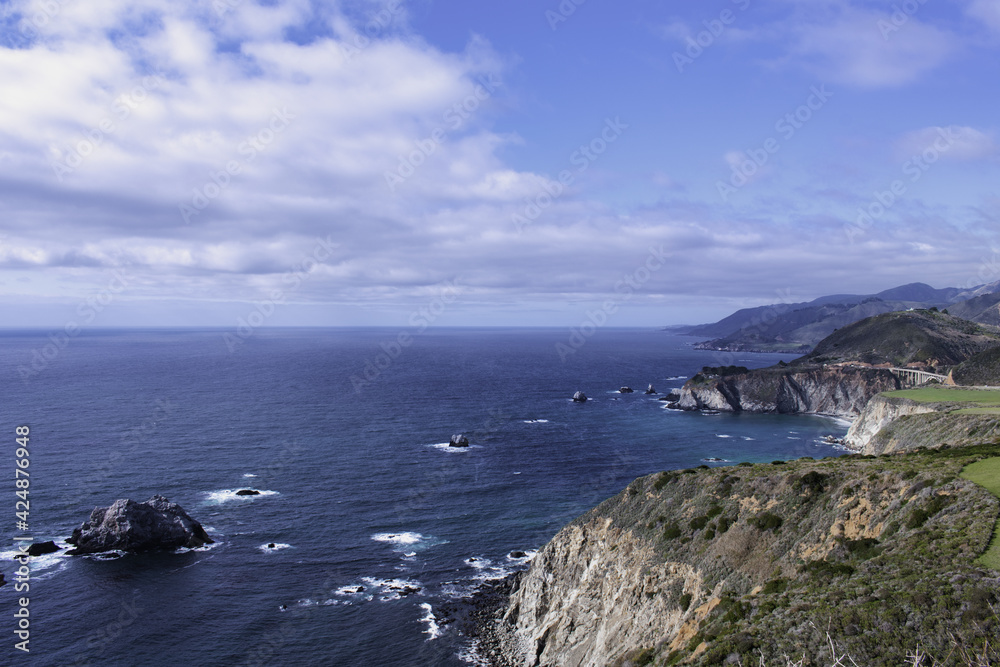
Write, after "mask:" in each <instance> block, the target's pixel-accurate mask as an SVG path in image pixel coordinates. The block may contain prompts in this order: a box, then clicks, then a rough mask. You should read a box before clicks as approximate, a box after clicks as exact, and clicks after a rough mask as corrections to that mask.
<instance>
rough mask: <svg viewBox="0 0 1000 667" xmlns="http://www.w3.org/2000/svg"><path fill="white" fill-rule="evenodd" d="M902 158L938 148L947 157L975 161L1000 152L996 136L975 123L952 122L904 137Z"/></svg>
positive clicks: (900, 149)
mask: <svg viewBox="0 0 1000 667" xmlns="http://www.w3.org/2000/svg"><path fill="white" fill-rule="evenodd" d="M896 149H897V155H898V157H899V158H900V159H908V158H910V157H911V156H913V155H920V154H922V153H923V152H924V151H927V150H934V152H935V153H936V154H938V155H940V158H941V159H943V160H955V161H973V160H982V159H986V158H990V157H993V156H996V155H997V154H998V153H1000V147H998V146H997V143H996V141H995V140H994V138H993V136H992V135H990V134H988V133H986V132H983V131H981V130H977V129H976V128H974V127H963V126H958V125H951V126H948V127H925V128H922V129H919V130H914V131H913V132H908V133H907V134H905V135H903V136H902V137H900V139H899V140H898V141H897V144H896Z"/></svg>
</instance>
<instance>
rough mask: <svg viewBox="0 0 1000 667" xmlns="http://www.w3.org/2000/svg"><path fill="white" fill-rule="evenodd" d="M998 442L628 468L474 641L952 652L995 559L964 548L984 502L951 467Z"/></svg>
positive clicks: (980, 538)
mask: <svg viewBox="0 0 1000 667" xmlns="http://www.w3.org/2000/svg"><path fill="white" fill-rule="evenodd" d="M997 455H1000V445H992V446H982V447H974V448H968V449H966V450H960V449H947V450H939V451H932V452H931V451H928V452H917V453H909V454H901V455H898V456H892V457H883V458H878V459H873V458H864V457H860V456H848V457H843V458H840V459H829V460H823V461H812V460H799V461H796V462H790V463H783V464H781V465H776V464H775V465H755V466H748V467H732V468H717V469H713V470H703V469H693V470H686V471H675V472H665V473H657V474H654V475H650V476H647V477H643V478H640V479H637V480H635V481H634V482H633V483H632V484H630V485H629V486H628V488H626V489H625V490H624V491H622V493H620V494H618V495H617V496H616V497H614V498H611V499H609V500H607V501H605V502H604V503H602V504H601V505H599V506H598V507H596V508H594V509H593V510H591V511H590V512H588V513H587V514H585V515H584V516H582V517H580V518H579V519H577V520H576V521H574V522H573V523H571V524H570V525H568V526H567V527H566V528H564V529H563V530H562V531H560V532H559V534H558V535H556V537H555V538H554V539H553V540H552V541H551V542H550V543H549V544H548V545H547V546H545V548H544V549H542V551H541V552H540V553H539V555H538V556H537V557H536V558H535V560H534V561H533V563H532V565H531V568H530V570H529V571H528V572H527V573H526V574H525V575H524V576H523V577H521V578H520V579H519V580H518V581H517V583H516V584H515V586H514V590H513V592H512V593H511V594H510V597H509V599H508V602H507V605H506V607H505V608H504V610H503V612H502V614H501V615H500V618H498V619H497V620H496V621H494V623H496V624H497V625H498V626H502V627H503V628H504V629H505V632H499V633H494V634H493V636H494V637H497V636H500V637H506V639H503V640H502V643H503V644H504V645H503V647H502V650H491V651H487V653H489V654H490V655H492V656H494V659H493V664H495V665H505V666H509V665H517V666H519V667H520V666H528V665H539V666H542V665H619V666H622V665H649V664H653V665H675V664H692V665H715V664H722V663H729V662H732V663H733V664H735V663H736V661H737V660H741V661H742V664H750V661H752V664H757V661H758V657H760V658H761V659H764V660H766V661H767V662H766V664H779V663H780V664H785V660H784V658H783V656H786V655H795V656H803V655H806V656H808V658H809V659H810V660H812V661H818V662H819V663H820V664H828V663H829V662H830V646H831V645H830V638H835V640H836V645H837V648H838V650H840V651H841V652H846V653H849V654H850V655H851V656H852V658H853V659H854V660H855V661H856V662H857V664H903V663H904V662H905V655H906V652H907V651H908V650H913V649H914V648H916V647H917V646H918V645H919V646H920V648H921V649H922V650H924V651H926V652H929V653H931V654H933V655H935V656H939V661H938V662H937V663H936V664H940V665H958V664H964V663H962V662H961V660H960V655H959V652H958V651H957V650H956V646H974V645H976V646H983V645H984V640H990V638H994V640H995V636H996V632H997V630H998V627H997V621H996V618H995V615H994V614H993V613H992V610H991V609H990V606H989V605H990V604H995V603H996V602H997V601H998V600H997V595H996V591H997V587H998V586H1000V579H998V578H997V577H998V576H1000V575H998V573H997V572H994V571H991V570H987V569H984V568H983V567H981V566H978V565H976V563H975V559H976V557H977V556H978V555H979V554H981V553H982V552H983V551H984V550H985V549H986V547H987V545H988V544H989V541H990V537H991V535H992V532H993V527H994V523H995V520H996V518H997V515H998V513H1000V503H998V500H997V498H995V497H994V496H992V495H991V494H990V493H989V492H988V491H986V490H985V489H984V488H982V487H980V486H977V485H975V484H973V483H971V482H969V481H966V480H964V479H961V478H960V477H958V473H959V471H960V470H961V468H962V467H963V466H964V465H965V464H967V463H969V462H972V461H974V460H977V459H979V458H984V457H989V456H997ZM887 599H891V600H893V604H892V605H887V604H884V603H882V601H883V600H887ZM827 633H829V636H828V635H827ZM493 648H495V647H493ZM991 650H995V647H992V648H991ZM498 655H502V656H504V657H503V658H496V657H495V656H498ZM809 664H817V663H816V662H810V663H809Z"/></svg>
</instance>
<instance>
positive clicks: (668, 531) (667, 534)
mask: <svg viewBox="0 0 1000 667" xmlns="http://www.w3.org/2000/svg"><path fill="white" fill-rule="evenodd" d="M681 534H682V533H681V528H680V526H678V525H677V524H676V523H671V524H668V525H667V526H665V527H664V528H663V539H665V540H675V539H677V538H678V537H680V536H681Z"/></svg>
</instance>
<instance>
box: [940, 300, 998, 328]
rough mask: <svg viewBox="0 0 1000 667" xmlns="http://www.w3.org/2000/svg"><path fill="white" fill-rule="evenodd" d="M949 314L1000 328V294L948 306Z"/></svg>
mask: <svg viewBox="0 0 1000 667" xmlns="http://www.w3.org/2000/svg"><path fill="white" fill-rule="evenodd" d="M948 312H949V313H951V314H952V315H954V316H955V317H961V318H963V319H966V320H972V321H973V322H979V323H980V324H989V325H992V326H1000V293H994V294H984V295H982V296H976V297H973V298H971V299H968V300H966V301H961V302H959V303H956V304H954V305H952V306H948Z"/></svg>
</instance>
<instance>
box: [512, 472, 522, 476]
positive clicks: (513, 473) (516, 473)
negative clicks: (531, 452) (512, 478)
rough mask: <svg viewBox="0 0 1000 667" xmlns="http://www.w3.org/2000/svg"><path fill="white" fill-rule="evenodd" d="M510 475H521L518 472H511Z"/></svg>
mask: <svg viewBox="0 0 1000 667" xmlns="http://www.w3.org/2000/svg"><path fill="white" fill-rule="evenodd" d="M511 474H512V475H520V474H521V473H519V472H512V473H511Z"/></svg>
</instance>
